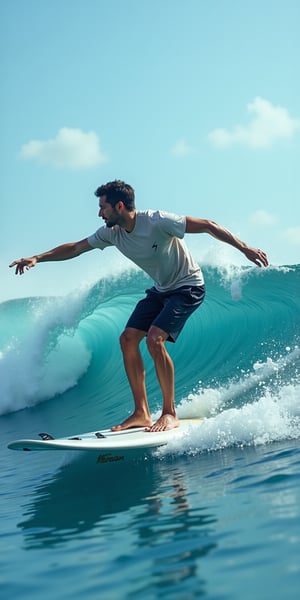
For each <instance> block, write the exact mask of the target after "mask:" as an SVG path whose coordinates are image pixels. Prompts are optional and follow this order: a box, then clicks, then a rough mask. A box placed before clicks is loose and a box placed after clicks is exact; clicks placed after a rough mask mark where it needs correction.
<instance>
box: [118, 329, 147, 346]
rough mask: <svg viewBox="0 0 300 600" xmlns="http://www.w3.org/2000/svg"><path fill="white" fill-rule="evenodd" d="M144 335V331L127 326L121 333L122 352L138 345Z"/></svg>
mask: <svg viewBox="0 0 300 600" xmlns="http://www.w3.org/2000/svg"><path fill="white" fill-rule="evenodd" d="M144 336H145V333H144V332H142V331H139V330H137V329H131V328H130V327H126V329H124V331H123V332H122V333H121V335H120V346H121V349H122V352H126V350H128V349H129V348H133V347H136V346H138V345H139V343H140V341H141V339H142V338H143V337H144Z"/></svg>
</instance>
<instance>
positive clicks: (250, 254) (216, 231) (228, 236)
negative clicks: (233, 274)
mask: <svg viewBox="0 0 300 600" xmlns="http://www.w3.org/2000/svg"><path fill="white" fill-rule="evenodd" d="M185 231H186V233H209V235H212V236H213V237H214V238H216V239H217V240H220V242H225V243H226V244H230V245H231V246H234V248H237V249H238V250H240V252H243V254H245V256H246V258H248V260H250V261H251V262H253V263H254V264H256V265H257V266H258V267H267V266H268V258H267V255H266V254H265V252H263V251H262V250H259V249H258V248H251V247H250V246H248V245H247V244H246V243H245V242H242V241H241V240H239V239H238V238H237V237H236V236H235V235H233V233H231V232H230V231H228V229H225V228H224V227H222V225H219V224H218V223H215V222H214V221H210V220H208V219H195V218H194V217H186V227H185Z"/></svg>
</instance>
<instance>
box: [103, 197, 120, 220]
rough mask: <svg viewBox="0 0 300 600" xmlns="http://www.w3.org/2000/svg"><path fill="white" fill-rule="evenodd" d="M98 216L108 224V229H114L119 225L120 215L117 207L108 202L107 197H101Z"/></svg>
mask: <svg viewBox="0 0 300 600" xmlns="http://www.w3.org/2000/svg"><path fill="white" fill-rule="evenodd" d="M98 216H99V217H101V219H103V221H104V222H105V224H106V227H113V226H114V225H118V223H119V219H120V215H119V212H118V211H117V209H116V208H115V207H113V206H112V205H111V204H109V202H106V196H100V199H99V213H98Z"/></svg>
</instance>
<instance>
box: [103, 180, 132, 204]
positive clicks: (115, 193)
mask: <svg viewBox="0 0 300 600" xmlns="http://www.w3.org/2000/svg"><path fill="white" fill-rule="evenodd" d="M95 196H97V198H100V196H106V201H107V202H109V204H111V205H112V206H115V205H116V204H117V203H118V202H120V201H121V202H123V203H124V205H125V206H126V208H127V210H134V209H135V203H134V189H133V188H132V187H131V185H129V184H128V183H125V181H120V180H119V179H115V180H114V181H109V182H108V183H105V185H101V186H100V187H98V188H97V189H96V191H95Z"/></svg>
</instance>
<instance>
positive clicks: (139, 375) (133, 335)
mask: <svg viewBox="0 0 300 600" xmlns="http://www.w3.org/2000/svg"><path fill="white" fill-rule="evenodd" d="M145 335H146V332H145V331H139V330H138V329H133V328H131V327H127V328H126V329H125V331H124V332H123V333H122V335H121V337H120V344H121V349H122V352H123V360H124V366H125V370H126V374H127V377H128V381H129V384H130V387H131V390H132V394H133V399H134V405H135V409H134V412H133V414H132V415H131V416H130V417H128V419H125V421H123V422H122V423H120V425H116V426H114V427H112V428H111V429H112V431H121V430H123V429H130V428H132V427H150V426H151V425H152V419H151V415H150V411H149V406H148V402H147V394H146V386H145V369H144V364H143V359H142V356H141V353H140V349H139V344H140V342H141V340H142V339H143V338H144V337H145Z"/></svg>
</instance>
